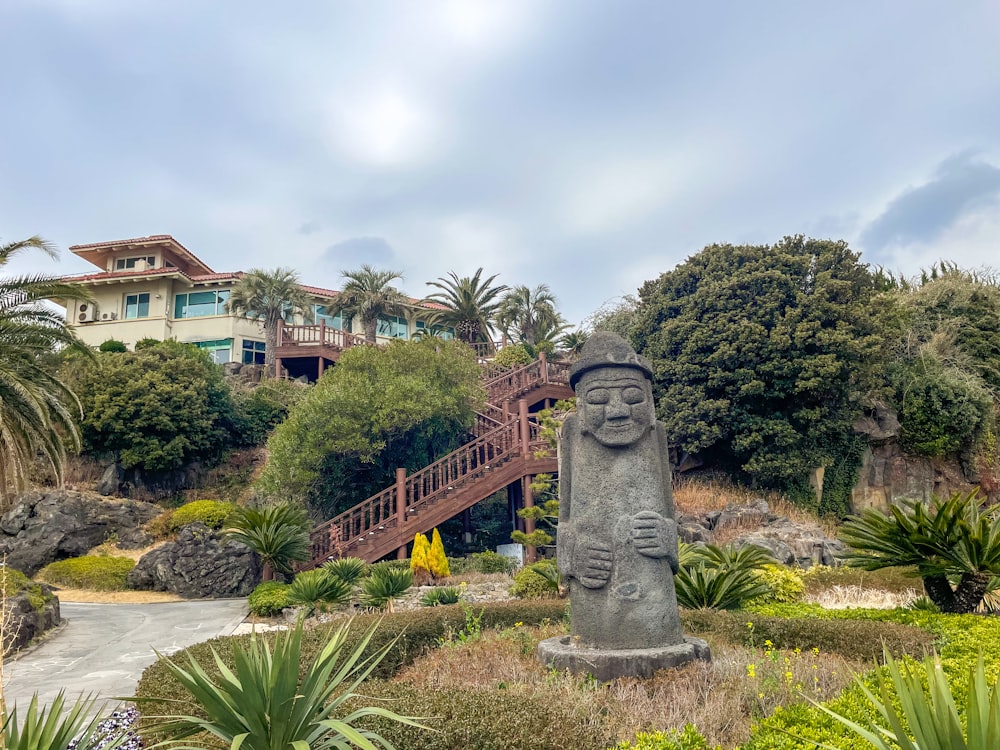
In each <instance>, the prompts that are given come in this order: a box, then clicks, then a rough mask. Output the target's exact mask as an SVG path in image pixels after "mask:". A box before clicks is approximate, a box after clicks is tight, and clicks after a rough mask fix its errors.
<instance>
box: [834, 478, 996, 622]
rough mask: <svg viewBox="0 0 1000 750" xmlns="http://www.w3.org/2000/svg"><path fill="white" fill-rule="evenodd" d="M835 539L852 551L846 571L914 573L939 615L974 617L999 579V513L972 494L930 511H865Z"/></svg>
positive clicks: (916, 505) (937, 503) (908, 507)
mask: <svg viewBox="0 0 1000 750" xmlns="http://www.w3.org/2000/svg"><path fill="white" fill-rule="evenodd" d="M840 538H841V539H842V540H843V541H844V542H846V543H847V544H848V545H850V547H851V548H852V552H851V554H850V555H849V556H848V557H847V558H846V561H847V563H848V564H849V565H853V566H855V567H859V568H864V569H865V570H878V569H880V568H891V567H911V566H912V567H914V568H915V570H916V572H917V574H918V575H919V576H920V577H921V579H923V583H924V591H925V592H926V593H927V596H928V597H929V598H930V600H931V601H933V602H934V603H935V604H936V605H937V606H938V608H940V610H941V611H942V612H946V613H957V614H962V613H969V612H974V611H975V610H976V609H977V608H978V607H979V605H980V604H981V603H982V601H983V597H984V595H985V594H986V593H987V592H988V591H989V589H990V581H991V579H992V578H993V576H994V575H997V574H1000V513H997V511H996V509H988V510H987V509H986V508H985V507H984V506H982V500H981V499H980V498H979V496H978V494H977V492H976V491H975V490H973V491H972V492H967V493H956V494H954V495H952V496H951V497H950V498H949V499H947V500H942V499H940V498H934V499H933V500H932V501H931V504H930V507H928V506H926V505H924V504H923V503H920V502H910V503H905V502H904V503H901V504H899V505H893V506H891V507H890V508H889V514H888V515H885V514H883V513H881V512H879V511H877V510H871V509H869V510H866V511H864V512H863V513H862V514H861V516H860V517H859V518H854V519H851V520H850V521H847V522H846V523H845V524H844V525H843V527H842V528H841V531H840Z"/></svg>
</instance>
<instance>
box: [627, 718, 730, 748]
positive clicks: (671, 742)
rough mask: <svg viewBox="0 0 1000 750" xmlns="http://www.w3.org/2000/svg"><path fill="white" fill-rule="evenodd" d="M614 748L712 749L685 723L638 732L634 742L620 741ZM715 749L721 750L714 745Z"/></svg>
mask: <svg viewBox="0 0 1000 750" xmlns="http://www.w3.org/2000/svg"><path fill="white" fill-rule="evenodd" d="M615 750H712V748H710V747H709V746H708V742H707V741H706V740H705V738H704V737H702V736H701V733H700V732H699V731H698V729H697V728H696V727H694V726H693V725H691V724H685V725H684V728H683V729H679V730H678V729H671V730H670V731H669V732H639V733H638V734H637V735H636V736H635V741H634V742H622V743H621V744H619V745H618V746H616V748H615ZM715 750H721V748H720V747H719V746H716V749H715Z"/></svg>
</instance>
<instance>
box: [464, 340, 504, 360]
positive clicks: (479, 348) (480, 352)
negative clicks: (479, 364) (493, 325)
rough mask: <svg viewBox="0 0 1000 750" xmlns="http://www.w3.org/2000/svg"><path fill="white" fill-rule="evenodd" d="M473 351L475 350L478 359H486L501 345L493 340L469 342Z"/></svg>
mask: <svg viewBox="0 0 1000 750" xmlns="http://www.w3.org/2000/svg"><path fill="white" fill-rule="evenodd" d="M469 346H471V347H472V349H473V351H475V352H476V356H477V357H479V358H480V359H488V358H490V357H492V356H494V355H495V354H496V353H497V352H498V351H499V350H500V348H501V347H502V346H503V344H501V343H500V342H499V341H493V342H491V343H483V342H476V343H474V344H469Z"/></svg>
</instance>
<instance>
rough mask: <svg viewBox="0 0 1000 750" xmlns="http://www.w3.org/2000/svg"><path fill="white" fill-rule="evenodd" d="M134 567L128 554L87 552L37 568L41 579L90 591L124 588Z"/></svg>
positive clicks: (55, 584) (122, 589) (126, 586)
mask: <svg viewBox="0 0 1000 750" xmlns="http://www.w3.org/2000/svg"><path fill="white" fill-rule="evenodd" d="M134 567H135V561H134V560H130V559H129V558H127V557H102V556H97V555H85V556H83V557H71V558H70V559H68V560H58V561H56V562H54V563H49V564H48V565H46V566H45V567H44V568H42V569H41V570H40V571H38V576H37V578H38V580H40V581H44V582H45V583H51V584H52V585H54V586H66V587H67V588H74V589H89V590H91V591H124V590H125V589H126V588H128V585H127V584H126V582H125V579H126V578H127V577H128V574H129V571H131V570H132V568H134Z"/></svg>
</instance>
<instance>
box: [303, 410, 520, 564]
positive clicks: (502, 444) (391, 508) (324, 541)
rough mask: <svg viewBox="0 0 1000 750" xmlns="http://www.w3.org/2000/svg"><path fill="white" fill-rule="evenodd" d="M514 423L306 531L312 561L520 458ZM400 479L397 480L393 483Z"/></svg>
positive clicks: (396, 523) (402, 520)
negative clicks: (512, 459) (514, 458)
mask: <svg viewBox="0 0 1000 750" xmlns="http://www.w3.org/2000/svg"><path fill="white" fill-rule="evenodd" d="M528 448H529V446H524V445H522V439H521V429H520V425H519V422H518V420H517V419H513V420H511V421H510V422H508V423H507V424H505V425H501V426H500V427H498V428H496V429H495V430H491V431H490V432H488V433H486V434H485V435H482V436H481V437H478V438H476V439H475V440H473V441H471V442H468V443H466V444H465V445H463V446H462V447H461V448H459V449H458V450H456V451H452V452H451V453H449V454H448V455H447V456H445V457H444V458H442V459H440V460H438V461H435V462H434V463H432V464H430V465H429V466H427V467H425V468H423V469H421V470H420V471H418V472H416V473H415V474H412V475H411V476H409V477H406V478H405V479H403V477H402V476H400V477H399V478H398V480H397V483H396V484H395V485H393V486H392V487H389V488H387V489H384V490H382V491H381V492H379V493H378V494H377V495H373V496H372V497H370V498H368V499H367V500H365V501H363V502H361V503H359V504H358V505H356V506H354V507H353V508H351V509H350V510H348V511H345V512H344V513H341V514H340V515H339V516H336V517H334V518H332V519H330V520H329V521H327V522H326V523H324V524H322V525H320V526H317V527H316V528H315V529H313V531H312V535H311V542H312V559H313V561H314V562H318V561H322V560H323V559H325V558H327V557H329V556H330V555H332V554H334V553H338V552H340V551H342V550H343V549H344V548H347V547H350V546H351V545H354V544H356V543H357V542H359V541H360V540H361V539H363V538H364V537H366V536H369V535H372V536H373V535H375V534H376V533H378V532H379V531H381V530H384V529H386V528H390V527H398V526H400V525H401V524H405V523H406V520H407V519H408V518H409V517H411V516H413V515H414V514H416V513H418V512H419V511H420V509H421V508H422V507H425V506H426V505H427V503H430V502H434V501H436V500H437V499H439V498H441V497H443V496H444V495H445V494H447V492H448V491H449V490H453V489H455V487H456V486H458V485H461V484H465V483H467V482H469V481H471V480H474V479H475V478H477V477H478V476H481V475H482V474H483V472H485V471H488V470H489V469H490V468H491V467H496V466H499V465H502V464H504V463H506V462H507V461H509V460H510V459H511V458H513V457H515V456H521V455H524V454H525V452H526V450H527V449H528ZM399 479H402V481H399Z"/></svg>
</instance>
